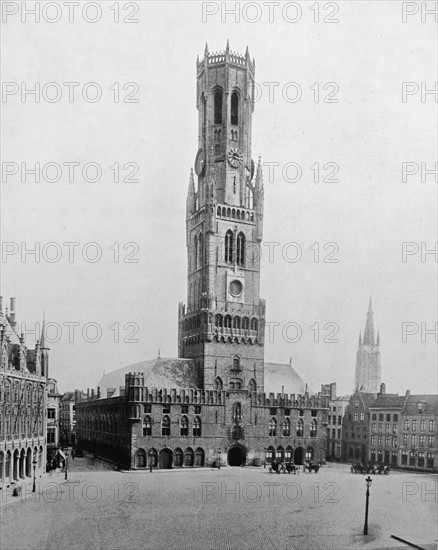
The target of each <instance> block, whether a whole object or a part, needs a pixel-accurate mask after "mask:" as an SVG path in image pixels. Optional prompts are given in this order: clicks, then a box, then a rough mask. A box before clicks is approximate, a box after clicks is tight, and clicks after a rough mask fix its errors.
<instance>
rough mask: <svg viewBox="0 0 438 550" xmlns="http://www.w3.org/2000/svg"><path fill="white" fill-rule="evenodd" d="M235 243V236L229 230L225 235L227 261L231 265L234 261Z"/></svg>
mask: <svg viewBox="0 0 438 550" xmlns="http://www.w3.org/2000/svg"><path fill="white" fill-rule="evenodd" d="M233 241H234V235H233V232H232V231H231V229H229V230H228V231H227V232H226V234H225V261H226V262H229V263H231V262H232V261H233Z"/></svg>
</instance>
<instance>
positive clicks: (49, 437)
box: [47, 430, 55, 443]
mask: <svg viewBox="0 0 438 550" xmlns="http://www.w3.org/2000/svg"><path fill="white" fill-rule="evenodd" d="M47 443H55V430H49V431H48V432H47Z"/></svg>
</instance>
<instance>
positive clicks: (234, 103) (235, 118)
mask: <svg viewBox="0 0 438 550" xmlns="http://www.w3.org/2000/svg"><path fill="white" fill-rule="evenodd" d="M231 124H234V126H237V125H238V124H239V96H238V94H237V92H233V93H232V94H231Z"/></svg>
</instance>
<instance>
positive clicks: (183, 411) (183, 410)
mask: <svg viewBox="0 0 438 550" xmlns="http://www.w3.org/2000/svg"><path fill="white" fill-rule="evenodd" d="M188 412H189V406H188V405H181V414H188Z"/></svg>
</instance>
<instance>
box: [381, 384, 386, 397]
mask: <svg viewBox="0 0 438 550" xmlns="http://www.w3.org/2000/svg"><path fill="white" fill-rule="evenodd" d="M385 393H386V384H385V383H384V382H382V383H381V384H380V394H381V395H385Z"/></svg>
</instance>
